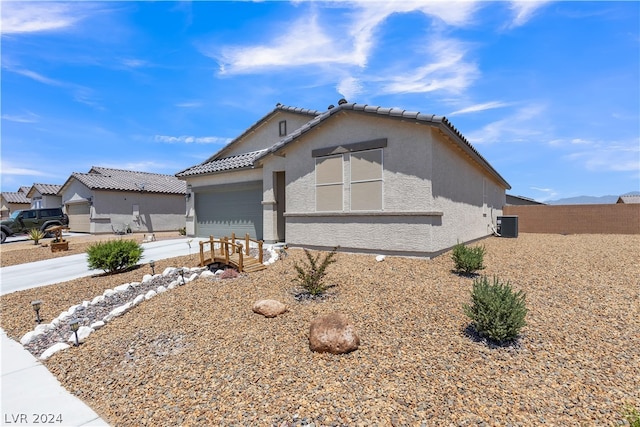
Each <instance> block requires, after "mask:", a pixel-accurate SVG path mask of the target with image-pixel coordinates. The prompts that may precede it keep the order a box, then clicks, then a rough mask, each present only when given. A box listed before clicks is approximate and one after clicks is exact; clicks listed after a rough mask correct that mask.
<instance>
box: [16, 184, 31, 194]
mask: <svg viewBox="0 0 640 427" xmlns="http://www.w3.org/2000/svg"><path fill="white" fill-rule="evenodd" d="M30 189H31V187H27V186H26V185H25V186H22V187H20V188H18V193H24V194H27V193H28V192H29V190H30Z"/></svg>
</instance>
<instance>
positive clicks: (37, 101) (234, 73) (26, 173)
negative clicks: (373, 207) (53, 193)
mask: <svg viewBox="0 0 640 427" xmlns="http://www.w3.org/2000/svg"><path fill="white" fill-rule="evenodd" d="M0 7H1V9H2V10H1V14H2V29H1V31H2V39H1V42H2V45H1V50H2V51H1V60H2V62H1V66H2V68H1V72H2V74H1V79H2V82H1V84H2V87H1V100H2V101H1V116H2V120H1V126H2V147H1V149H2V151H1V160H2V164H1V168H2V169H1V189H2V191H16V190H17V189H18V187H19V186H23V185H26V186H31V185H32V184H33V183H48V184H63V183H64V182H65V181H66V179H67V178H68V177H69V175H70V174H71V173H72V172H87V171H88V170H89V168H90V167H91V166H93V165H95V166H104V167H116V168H123V169H132V170H144V171H149V172H157V173H166V174H175V173H177V172H179V171H181V170H183V169H185V168H187V167H189V166H192V165H195V164H198V163H200V162H202V161H203V160H205V159H206V158H207V157H209V156H211V155H212V154H213V153H215V152H216V151H218V150H219V149H220V148H221V147H222V146H223V145H224V144H226V143H227V142H228V141H230V140H231V139H233V138H234V137H236V136H238V135H239V134H241V133H242V132H243V131H244V130H245V129H246V128H247V127H249V126H250V125H252V124H253V123H255V122H256V121H257V120H259V119H260V118H261V117H262V116H264V115H265V114H267V113H268V112H269V111H271V110H272V109H273V108H274V107H275V105H276V103H282V104H284V105H289V106H296V107H304V108H310V109H317V110H325V109H326V108H327V106H328V105H329V104H337V101H338V99H340V98H346V99H347V100H348V101H349V102H358V103H364V104H372V105H380V106H384V107H399V108H403V109H406V110H411V111H421V112H423V113H428V114H437V115H444V116H447V117H448V118H449V120H450V121H451V122H452V123H453V124H454V126H456V128H458V129H459V130H460V131H461V132H462V134H463V135H465V136H466V137H467V138H468V139H469V140H470V141H471V143H472V144H473V145H474V146H475V147H476V149H477V150H478V151H479V152H480V153H481V154H482V155H483V156H484V157H485V158H486V159H487V160H488V161H489V162H490V163H491V164H492V165H493V166H494V168H495V169H496V170H498V172H500V174H501V175H502V176H503V177H504V178H505V179H506V180H507V181H508V182H509V183H510V184H511V186H512V190H510V191H509V193H510V194H517V195H522V196H526V197H531V198H534V199H537V200H541V201H544V200H553V199H559V198H564V197H572V196H579V195H591V196H601V195H606V194H613V195H618V194H622V193H625V192H628V191H637V190H640V28H639V26H640V3H638V2H635V1H634V2H531V1H528V2H519V1H518V2H472V1H467V2H461V3H454V2H450V1H447V2H424V1H422V2H413V1H401V2H391V1H385V2H371V1H367V2H343V1H327V2H307V1H296V2H283V1H278V2H269V1H266V2H200V1H194V2H186V1H183V2H177V3H176V2H162V1H161V2H70V3H58V2H39V3H36V2H12V1H9V2H7V1H3V2H1V3H0Z"/></svg>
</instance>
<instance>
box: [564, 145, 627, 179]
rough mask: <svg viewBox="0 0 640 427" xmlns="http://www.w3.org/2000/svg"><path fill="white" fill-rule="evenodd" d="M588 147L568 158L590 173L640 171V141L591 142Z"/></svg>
mask: <svg viewBox="0 0 640 427" xmlns="http://www.w3.org/2000/svg"><path fill="white" fill-rule="evenodd" d="M580 145H582V144H580ZM588 145H589V146H588V147H587V148H586V149H581V150H580V151H576V152H574V153H571V154H569V155H567V158H568V159H569V160H571V161H575V162H580V163H582V165H583V166H584V167H585V168H586V169H587V170H590V171H614V172H634V171H640V140H638V139H635V140H630V141H608V142H591V143H589V144H588ZM578 147H579V146H578Z"/></svg>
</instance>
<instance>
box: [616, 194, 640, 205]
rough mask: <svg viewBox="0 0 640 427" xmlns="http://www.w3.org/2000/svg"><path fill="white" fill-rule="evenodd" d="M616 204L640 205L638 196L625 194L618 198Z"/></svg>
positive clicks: (639, 195) (639, 196)
mask: <svg viewBox="0 0 640 427" xmlns="http://www.w3.org/2000/svg"><path fill="white" fill-rule="evenodd" d="M616 203H633V204H635V203H640V194H627V195H625V196H620V197H618V201H617V202H616Z"/></svg>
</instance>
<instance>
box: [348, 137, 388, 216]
mask: <svg viewBox="0 0 640 427" xmlns="http://www.w3.org/2000/svg"><path fill="white" fill-rule="evenodd" d="M351 210H352V211H379V210H382V149H376V150H368V151H360V152H356V153H351Z"/></svg>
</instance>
